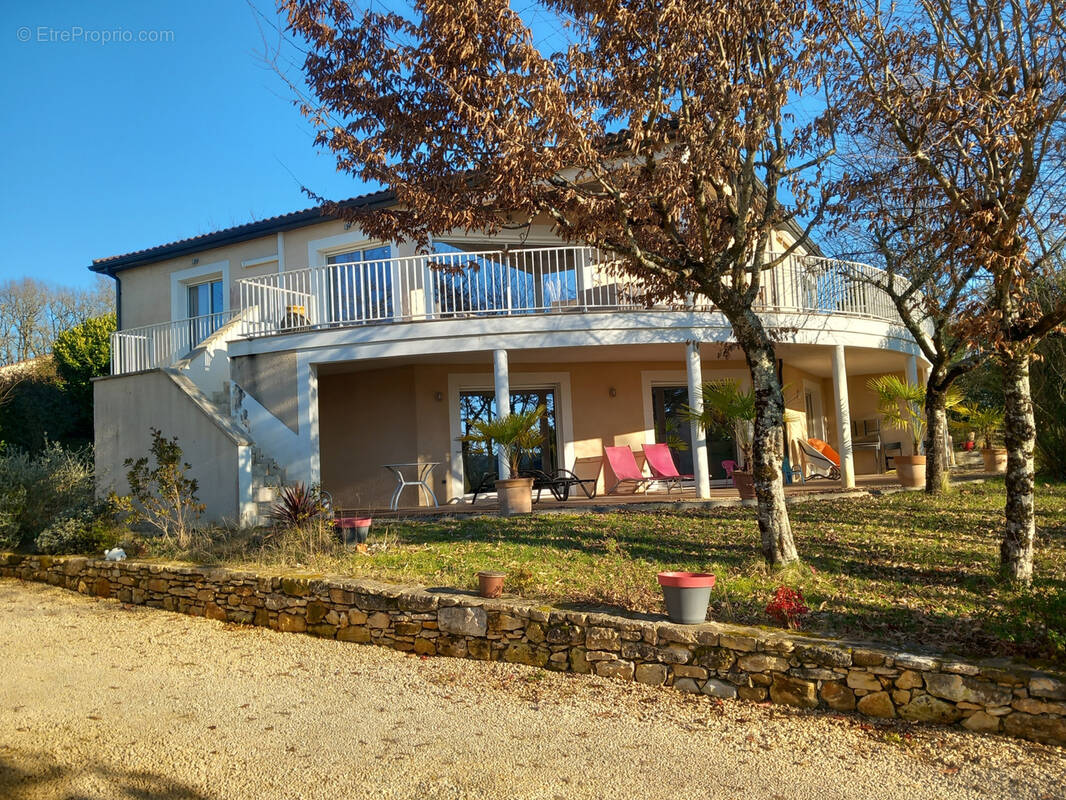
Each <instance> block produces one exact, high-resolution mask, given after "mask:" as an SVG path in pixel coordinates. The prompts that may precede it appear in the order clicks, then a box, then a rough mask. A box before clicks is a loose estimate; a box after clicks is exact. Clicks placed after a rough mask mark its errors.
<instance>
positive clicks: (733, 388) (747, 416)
mask: <svg viewBox="0 0 1066 800" xmlns="http://www.w3.org/2000/svg"><path fill="white" fill-rule="evenodd" d="M700 394H701V395H702V396H703V410H702V411H701V412H696V411H695V410H694V409H692V408H690V407H689V406H685V407H684V408H683V409H682V414H683V415H684V416H685V417H686V418H687V419H690V420H695V421H696V422H697V423H699V425H700V427H701V428H703V429H704V430H717V431H721V432H722V433H725V434H727V435H732V436H733V438H734V441H736V444H737V449H738V450H739V451H740V456H739V458H740V463H739V464H737V468H736V469H735V470H733V485H734V486H736V487H737V492H738V493H739V494H740V496H741V498H743V499H752V498H754V497H755V479H754V477H753V476H752V472H751V465H752V432H753V425H754V423H755V393H754V392H753V391H752V390H751V389H748V390H746V391H745V390H744V389H741V388H740V386H739V385H738V384H737V383H736V381H730V380H718V381H708V382H707V383H705V384H703V386H702V387H701V389H700Z"/></svg>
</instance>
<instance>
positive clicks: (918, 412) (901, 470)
mask: <svg viewBox="0 0 1066 800" xmlns="http://www.w3.org/2000/svg"><path fill="white" fill-rule="evenodd" d="M866 385H867V387H868V388H869V389H870V391H872V392H873V393H874V394H875V395H877V410H878V412H879V413H880V414H881V416H882V417H884V420H885V422H887V423H888V425H889V426H890V427H893V428H896V429H898V430H902V431H906V432H907V433H909V434H910V436H911V444H912V445H913V448H914V449H913V450H912V451H911V452H912V453H913V455H909V456H895V457H894V458H893V459H892V463H893V464H895V467H896V478H897V479H898V480H899V482H900V485H901V486H904V487H906V488H908V489H917V488H920V487H923V486H925V456H924V455H921V449H922V440H923V439H925V428H926V423H925V387H924V386H922V385H921V384H920V383H911V382H910V381H908V380H906V379H904V378H901V377H899V376H898V375H881V376H879V377H877V378H871V379H870V380H869V382H868V383H867V384H866ZM959 399H960V398H959V396H958V394H956V393H954V392H949V393H948V396H947V398H946V406H947V408H949V409H950V408H953V407H955V406H957V405H958V404H959Z"/></svg>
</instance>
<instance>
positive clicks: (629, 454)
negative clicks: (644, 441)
mask: <svg viewBox="0 0 1066 800" xmlns="http://www.w3.org/2000/svg"><path fill="white" fill-rule="evenodd" d="M603 452H604V453H605V454H606V455H607V463H608V464H610V465H611V470H612V471H613V472H614V477H615V479H616V480H615V484H614V486H612V487H611V488H610V489H608V490H607V494H614V492H615V490H616V489H618V487H619V486H621V485H622V484H623V483H633V484H636V485H637V486H641V485H643V484H646V483H647V482H648V481H650V480H652V479H651V478H648V477H646V476H645V475H644V473H643V472H641V471H640V467H638V466H637V459H636V458H635V457H634V456H633V451H632V450H630V449H629V448H628V447H625V446H621V447H604V448H603Z"/></svg>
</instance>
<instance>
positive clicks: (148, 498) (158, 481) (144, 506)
mask: <svg viewBox="0 0 1066 800" xmlns="http://www.w3.org/2000/svg"><path fill="white" fill-rule="evenodd" d="M149 430H150V431H151V433H152V444H151V447H150V448H149V450H150V454H151V460H152V461H154V462H155V466H154V467H153V466H151V465H150V459H149V457H148V456H142V457H141V458H137V459H133V458H127V459H126V460H125V461H124V462H123V463H124V464H125V467H126V470H127V472H126V480H127V482H128V483H129V486H130V493H129V496H128V497H118V496H117V495H115V494H114V493H112V494H111V496H110V497H109V498H108V500H109V502H110V503H111V504H112V506H113V507H114V508H115V509H116V510H119V511H122V512H125V513H126V514H127V515H128V519H129V521H130V522H131V523H132V524H137V523H144V524H146V525H149V526H151V527H153V528H155V529H156V530H157V531H159V534H160V536H162V538H163V540H164V541H169V540H170V539H171V537H173V538H174V539H176V540H177V543H178V546H179V547H181V548H182V549H187V548H189V547H190V546H191V545H192V544H193V542H194V540H195V539H196V538H197V536H198V535H199V533H200V531H199V519H200V515H201V514H203V513H204V509H205V506H204V504H203V503H201V502H200V500H199V498H198V497H197V494H196V493H197V491H198V490H199V488H200V486H199V484H198V483H197V482H196V479H195V478H190V477H189V476H188V475H187V474H186V473H187V472H188V471H189V470H190V469H192V467H191V466H190V465H189V464H188V463H187V462H185V461H183V460H182V455H183V454H182V449H181V445H179V444H178V437H177V436H174V437H172V438H170V439H168V438H167V437H165V436H164V435H163V433H162V431H160V430H159V429H158V428H149Z"/></svg>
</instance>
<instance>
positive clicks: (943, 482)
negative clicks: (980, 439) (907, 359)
mask: <svg viewBox="0 0 1066 800" xmlns="http://www.w3.org/2000/svg"><path fill="white" fill-rule="evenodd" d="M934 383H935V381H934V380H933V376H930V378H929V382H928V383H926V385H925V442H924V445H925V491H926V494H942V493H943V492H945V491H947V488H948V470H947V451H946V450H947V449H946V447H945V446H944V439H945V435H946V434H947V427H948V414H947V409H946V406H945V401H946V400H947V392H946V391H945V390H943V389H939V388H937V387H935V386H934Z"/></svg>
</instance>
